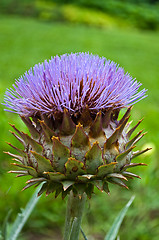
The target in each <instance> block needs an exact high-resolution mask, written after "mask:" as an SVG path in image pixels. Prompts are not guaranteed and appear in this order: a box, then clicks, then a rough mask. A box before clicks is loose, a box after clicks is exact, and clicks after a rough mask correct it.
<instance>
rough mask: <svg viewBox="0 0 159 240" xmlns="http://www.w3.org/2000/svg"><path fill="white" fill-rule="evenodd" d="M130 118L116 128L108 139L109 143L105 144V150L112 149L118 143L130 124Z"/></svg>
mask: <svg viewBox="0 0 159 240" xmlns="http://www.w3.org/2000/svg"><path fill="white" fill-rule="evenodd" d="M129 117H130V116H128V117H127V118H125V120H124V121H123V122H122V124H121V125H120V126H119V127H117V128H116V130H115V132H114V133H113V134H112V135H111V136H110V137H109V138H108V139H107V141H106V142H105V144H104V149H105V150H106V149H110V148H111V145H112V144H113V143H114V142H116V141H117V140H118V138H119V137H120V135H121V133H122V131H123V129H124V127H125V125H126V124H127V122H128V119H129Z"/></svg>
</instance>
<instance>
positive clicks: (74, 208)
mask: <svg viewBox="0 0 159 240" xmlns="http://www.w3.org/2000/svg"><path fill="white" fill-rule="evenodd" d="M85 201H86V194H85V193H83V194H82V195H80V196H79V195H77V196H76V197H75V196H74V195H73V193H72V191H71V192H70V194H69V198H68V202H67V209H66V218H65V231H64V238H63V239H64V240H78V239H79V233H80V226H81V220H82V214H83V210H84V206H85Z"/></svg>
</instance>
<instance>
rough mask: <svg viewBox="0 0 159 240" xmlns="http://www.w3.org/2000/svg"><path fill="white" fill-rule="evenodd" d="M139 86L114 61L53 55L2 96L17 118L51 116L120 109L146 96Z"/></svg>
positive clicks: (90, 55)
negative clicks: (19, 116)
mask: <svg viewBox="0 0 159 240" xmlns="http://www.w3.org/2000/svg"><path fill="white" fill-rule="evenodd" d="M140 86H141V83H139V82H137V81H136V80H135V79H133V78H132V77H131V76H130V75H129V74H128V73H125V72H124V69H123V68H121V67H119V66H118V65H117V64H116V63H114V62H113V61H110V60H107V59H106V58H104V57H102V58H100V57H99V56H95V55H92V54H89V53H75V54H73V53H71V54H69V55H67V54H64V55H62V56H60V57H59V56H55V57H54V58H51V60H49V62H47V61H46V60H45V62H44V63H42V64H38V65H35V66H34V67H33V69H32V68H31V69H30V70H29V71H28V72H26V73H25V74H24V75H23V76H21V77H20V78H19V79H18V80H16V82H15V84H14V85H13V88H12V89H8V90H7V91H6V94H5V104H4V105H5V106H6V107H8V108H9V109H10V110H8V111H13V112H16V113H18V114H20V115H25V116H33V115H36V114H38V113H41V114H47V115H49V116H51V115H54V112H63V110H64V108H66V109H67V110H68V111H69V112H70V113H74V112H82V110H83V109H84V108H85V107H86V106H88V108H89V109H90V110H91V111H92V112H97V111H99V110H102V109H107V108H109V107H112V108H113V109H117V108H118V109H120V108H123V107H127V106H129V105H132V104H134V103H136V102H138V101H140V100H141V99H142V98H144V97H146V96H145V92H146V90H145V89H143V90H141V91H138V89H139V87H140Z"/></svg>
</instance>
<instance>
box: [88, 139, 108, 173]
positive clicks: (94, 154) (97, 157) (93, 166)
mask: <svg viewBox="0 0 159 240" xmlns="http://www.w3.org/2000/svg"><path fill="white" fill-rule="evenodd" d="M103 164H104V160H103V155H102V150H101V148H100V147H99V145H98V142H95V143H93V146H92V147H91V149H90V150H89V151H88V152H87V153H86V154H85V166H86V169H87V172H88V173H90V174H94V173H96V171H97V168H98V167H99V166H100V165H103Z"/></svg>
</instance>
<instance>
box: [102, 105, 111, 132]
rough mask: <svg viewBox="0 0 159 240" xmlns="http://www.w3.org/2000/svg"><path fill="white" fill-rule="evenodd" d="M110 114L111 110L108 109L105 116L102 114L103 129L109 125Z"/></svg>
mask: <svg viewBox="0 0 159 240" xmlns="http://www.w3.org/2000/svg"><path fill="white" fill-rule="evenodd" d="M111 114H112V108H109V109H108V110H107V111H106V112H105V114H104V117H103V119H102V122H103V128H107V127H108V125H109V123H110V120H111Z"/></svg>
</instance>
